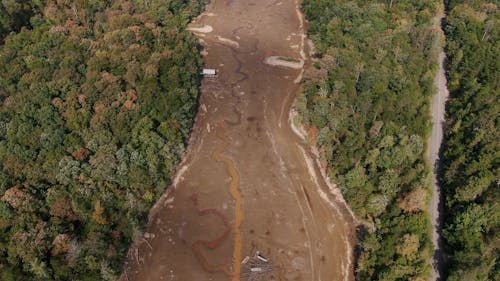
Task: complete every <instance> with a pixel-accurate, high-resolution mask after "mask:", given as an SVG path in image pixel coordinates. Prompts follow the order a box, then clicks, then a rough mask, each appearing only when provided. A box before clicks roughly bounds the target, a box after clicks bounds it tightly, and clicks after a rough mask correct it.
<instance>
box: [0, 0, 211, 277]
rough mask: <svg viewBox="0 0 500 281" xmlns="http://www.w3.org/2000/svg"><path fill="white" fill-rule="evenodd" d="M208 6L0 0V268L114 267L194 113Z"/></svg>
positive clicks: (111, 271) (159, 1) (103, 273)
mask: <svg viewBox="0 0 500 281" xmlns="http://www.w3.org/2000/svg"><path fill="white" fill-rule="evenodd" d="M33 3H35V4H33ZM203 5H204V1H202V0H200V1H184V0H172V1H166V0H153V1H138V0H131V1H125V0H116V1H83V0H78V1H55V0H47V1H33V2H31V1H0V38H2V39H3V37H4V36H6V37H5V40H0V280H2V281H3V280H5V281H11V280H41V281H43V280H114V278H115V277H116V275H117V273H118V271H119V270H120V266H121V262H122V260H123V257H124V256H125V253H126V251H127V249H128V246H129V244H130V242H131V239H132V238H133V237H134V235H135V234H136V233H138V232H139V231H140V230H141V228H142V226H143V225H144V223H145V219H146V214H147V211H148V210H149V208H150V207H151V205H152V204H153V202H155V200H156V199H157V198H158V197H159V196H160V195H161V193H162V192H163V191H164V189H165V187H166V186H167V185H168V184H169V181H170V177H171V175H172V171H173V168H174V167H175V165H176V164H177V163H178V162H179V159H180V157H181V155H182V153H183V151H184V148H185V143H186V142H187V138H188V136H189V132H190V129H191V126H192V124H193V117H194V113H195V109H196V102H197V95H198V85H199V75H198V73H199V67H200V65H201V59H200V56H199V50H198V47H197V41H196V39H195V38H194V36H193V35H191V34H190V33H189V32H187V31H186V30H185V27H186V24H187V23H188V21H190V19H191V18H192V17H193V16H196V15H197V14H198V13H199V12H200V11H201V9H202V8H203ZM17 15H23V17H21V18H19V20H22V22H21V21H19V22H15V21H12V20H13V19H14V18H13V17H17ZM1 42H3V43H4V44H3V45H1Z"/></svg>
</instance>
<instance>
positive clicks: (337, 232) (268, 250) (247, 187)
mask: <svg viewBox="0 0 500 281" xmlns="http://www.w3.org/2000/svg"><path fill="white" fill-rule="evenodd" d="M298 5H299V3H298V2H295V1H290V0H288V1H271V0H232V1H231V0H226V1H225V0H215V1H212V4H210V5H209V6H207V10H206V12H205V13H204V14H203V15H202V16H200V17H199V19H198V20H197V22H196V26H197V27H202V26H210V27H211V28H206V27H205V28H201V29H198V33H197V35H198V36H199V38H200V39H201V40H202V42H203V44H204V45H205V49H204V51H203V54H204V55H205V56H204V60H205V64H206V67H209V68H217V69H218V70H219V73H218V77H217V78H210V79H204V80H203V82H202V87H201V91H202V93H201V97H200V107H199V112H198V114H197V117H196V123H195V127H194V129H193V134H192V136H191V141H190V145H189V149H188V153H187V155H186V158H185V161H184V162H183V163H182V165H181V166H180V167H179V169H178V172H177V175H176V178H175V180H174V183H173V186H172V187H170V188H169V189H168V191H167V193H168V194H166V195H165V196H164V197H163V198H162V200H160V201H159V202H158V204H157V205H156V207H155V208H153V210H152V212H151V215H150V222H149V225H148V227H147V229H146V233H145V234H144V235H143V236H142V237H141V238H139V239H137V240H136V241H135V244H134V246H133V247H132V248H131V249H130V252H129V256H128V258H127V261H126V264H125V267H124V273H123V274H122V276H121V280H122V281H123V280H130V281H132V280H140V281H150V280H151V281H153V280H155V281H156V280H182V281H198V280H200V281H202V280H216V281H219V280H221V281H223V280H233V281H234V280H240V276H241V274H244V271H245V268H248V266H245V265H242V264H241V261H242V260H243V259H244V258H245V257H246V256H253V255H254V254H255V253H256V251H260V252H261V253H262V255H264V256H265V257H267V258H268V259H269V261H270V263H272V267H273V271H272V272H271V273H270V274H269V275H268V276H267V277H266V279H262V280H303V281H315V280H318V281H319V280H323V281H326V280H353V279H354V278H353V245H354V223H353V219H352V217H351V216H350V214H349V212H348V209H347V208H346V206H345V204H344V203H343V202H341V201H338V200H336V199H335V197H334V196H333V195H332V194H331V192H330V190H329V187H328V186H327V185H326V184H325V182H324V181H323V178H322V177H321V174H320V170H319V169H318V167H316V166H315V164H313V163H316V162H315V161H312V160H308V161H306V157H309V158H310V159H313V157H314V156H313V154H312V153H311V152H310V148H309V147H308V145H307V144H306V143H305V142H304V141H303V140H302V139H301V138H299V137H298V136H297V135H296V134H295V133H294V132H293V131H292V129H291V128H290V124H289V120H288V117H289V110H290V107H291V105H292V103H293V100H294V97H295V95H296V92H297V90H298V84H297V83H295V82H297V77H298V76H300V75H301V74H302V70H301V69H295V68H286V67H284V66H279V65H275V66H273V65H269V64H266V63H265V61H266V58H268V57H272V56H279V57H280V58H285V59H286V60H292V59H293V60H294V61H301V60H303V59H304V58H305V55H304V53H305V52H303V46H304V44H303V41H304V39H303V36H302V35H303V28H302V23H301V18H300V14H299V13H297V8H298ZM305 65H306V67H307V61H306V63H305ZM294 81H295V82H294ZM308 163H309V165H310V166H309V167H308ZM241 280H246V279H244V278H241ZM256 280H259V279H256Z"/></svg>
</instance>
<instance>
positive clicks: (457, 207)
mask: <svg viewBox="0 0 500 281" xmlns="http://www.w3.org/2000/svg"><path fill="white" fill-rule="evenodd" d="M447 4H448V6H447V9H448V17H447V21H446V29H445V31H446V35H447V44H446V49H447V55H448V64H447V76H448V84H449V88H450V92H451V99H450V101H449V103H448V107H447V122H446V134H445V144H444V152H443V172H442V175H441V182H442V186H443V191H444V195H445V211H446V213H445V218H446V221H445V223H444V229H443V235H444V238H445V242H446V248H445V250H446V251H447V254H448V260H449V268H448V280H500V264H499V259H500V253H499V241H500V240H499V239H500V235H499V230H500V203H499V199H500V196H499V195H500V193H499V192H500V189H499V185H500V182H499V179H500V166H499V165H500V142H499V140H500V132H499V130H498V128H499V123H500V122H499V121H500V115H499V112H500V102H499V100H498V96H499V93H500V89H499V80H498V77H500V60H499V56H500V44H499V39H500V15H499V7H498V5H499V2H498V1H492V2H489V1H481V0H465V1H448V3H447Z"/></svg>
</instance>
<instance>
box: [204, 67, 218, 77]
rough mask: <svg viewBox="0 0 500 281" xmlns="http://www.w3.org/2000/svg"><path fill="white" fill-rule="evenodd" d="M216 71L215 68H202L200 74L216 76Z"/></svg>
mask: <svg viewBox="0 0 500 281" xmlns="http://www.w3.org/2000/svg"><path fill="white" fill-rule="evenodd" d="M217 72H218V71H217V69H213V68H203V70H202V71H201V75H203V76H204V77H217Z"/></svg>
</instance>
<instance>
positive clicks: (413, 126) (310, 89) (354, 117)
mask: <svg viewBox="0 0 500 281" xmlns="http://www.w3.org/2000/svg"><path fill="white" fill-rule="evenodd" d="M439 9H442V6H441V5H439V4H438V1H434V0H419V1H364V0H357V1H343V0H304V1H303V10H304V12H305V14H306V17H307V19H308V20H309V33H310V34H309V35H310V37H311V38H312V39H313V41H314V43H315V46H316V55H315V56H316V57H319V58H320V59H319V60H318V61H316V62H314V66H315V68H316V70H314V71H316V72H317V73H316V74H315V75H312V76H311V77H310V79H309V80H307V81H306V82H305V83H304V84H303V92H302V93H301V94H300V95H299V96H298V97H297V102H296V105H295V106H296V108H297V110H298V112H299V115H300V119H301V120H299V122H302V123H303V125H304V126H305V127H306V128H307V129H308V130H309V137H310V140H311V141H312V142H313V143H314V144H316V145H317V146H318V148H319V150H320V154H321V157H322V158H323V159H324V160H325V162H326V165H325V166H326V167H325V168H326V170H327V173H328V175H329V176H330V178H332V179H333V181H334V182H335V183H336V184H337V185H338V186H339V188H340V189H341V190H342V192H343V194H344V197H345V198H346V200H347V202H348V204H349V205H350V206H351V208H352V209H353V210H354V212H355V213H356V215H357V216H358V217H359V218H360V219H362V220H363V221H364V225H363V226H362V227H360V229H359V232H358V235H359V245H358V251H357V252H358V253H359V254H358V256H357V261H356V277H357V279H358V280H426V279H427V278H428V277H429V273H430V268H429V261H430V256H431V254H432V246H431V241H430V222H429V215H428V213H427V212H426V209H427V202H428V197H429V188H430V181H429V179H430V174H429V167H428V164H427V163H426V160H425V155H424V153H425V147H426V143H427V138H428V135H429V131H430V126H431V123H430V118H429V117H430V109H429V103H430V98H431V96H432V94H433V93H434V91H435V89H434V77H435V73H436V69H437V55H438V52H439V50H440V47H441V44H440V42H441V38H440V35H439V32H438V31H437V30H436V27H435V26H434V24H433V21H434V17H435V16H436V15H437V14H438V11H439ZM318 69H319V70H318Z"/></svg>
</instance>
